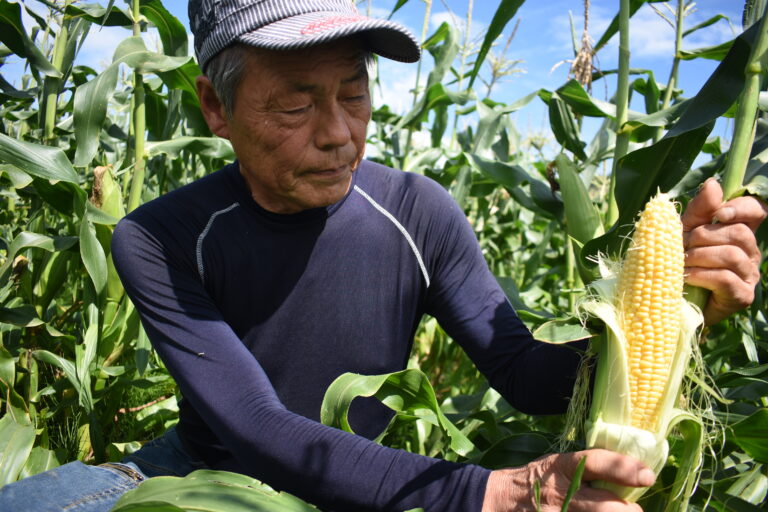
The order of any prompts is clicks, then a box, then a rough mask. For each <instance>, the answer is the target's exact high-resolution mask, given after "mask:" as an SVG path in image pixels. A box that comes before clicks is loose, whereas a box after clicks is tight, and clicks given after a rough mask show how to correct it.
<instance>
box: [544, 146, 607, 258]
mask: <svg viewBox="0 0 768 512" xmlns="http://www.w3.org/2000/svg"><path fill="white" fill-rule="evenodd" d="M555 164H556V165H557V174H558V178H559V180H558V182H559V183H560V194H561V195H562V196H563V205H564V207H565V223H566V224H565V225H566V231H567V233H568V235H570V236H571V237H572V238H574V239H575V240H577V241H578V242H579V243H580V244H582V245H583V244H585V243H587V242H589V241H590V240H592V239H593V238H594V237H596V236H599V235H602V234H603V222H602V219H601V218H600V212H598V211H597V208H596V207H595V205H594V203H593V202H592V199H591V198H590V197H589V191H588V190H587V187H586V186H585V185H584V182H583V181H582V180H581V178H580V177H579V174H578V172H577V171H576V167H575V165H574V164H573V162H571V161H570V159H568V157H566V156H565V155H564V154H562V153H561V154H559V155H557V157H556V158H555Z"/></svg>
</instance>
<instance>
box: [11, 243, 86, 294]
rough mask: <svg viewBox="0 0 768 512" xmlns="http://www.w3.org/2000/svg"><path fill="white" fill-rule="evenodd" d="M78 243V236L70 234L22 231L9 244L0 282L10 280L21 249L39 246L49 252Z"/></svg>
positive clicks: (62, 249)
mask: <svg viewBox="0 0 768 512" xmlns="http://www.w3.org/2000/svg"><path fill="white" fill-rule="evenodd" d="M75 243H77V238H75V237H70V236H57V237H50V236H45V235H41V234H39V233H31V232H29V231H22V232H21V233H19V234H18V235H16V238H14V239H13V241H12V242H11V244H10V245H9V246H8V252H7V254H6V255H5V263H4V264H3V265H2V266H0V284H2V283H5V282H6V281H7V280H8V276H9V273H10V271H11V266H12V265H13V260H14V259H15V258H16V255H17V254H18V253H19V251H21V250H23V249H31V248H39V249H43V250H45V251H48V252H56V251H64V250H66V249H69V248H70V247H72V246H73V245H75Z"/></svg>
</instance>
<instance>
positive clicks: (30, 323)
mask: <svg viewBox="0 0 768 512" xmlns="http://www.w3.org/2000/svg"><path fill="white" fill-rule="evenodd" d="M43 323H44V322H43V321H42V320H40V318H39V317H38V316H37V312H36V311H35V308H34V307H33V306H30V305H25V306H19V307H15V308H5V307H2V306H0V324H11V325H16V326H19V327H36V326H38V325H42V324H43Z"/></svg>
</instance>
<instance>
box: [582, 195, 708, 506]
mask: <svg viewBox="0 0 768 512" xmlns="http://www.w3.org/2000/svg"><path fill="white" fill-rule="evenodd" d="M602 263H605V262H602ZM601 267H602V270H603V272H604V278H603V279H601V280H599V281H596V282H595V283H593V284H592V289H593V290H594V292H595V296H594V297H593V298H592V299H591V300H589V301H586V302H585V303H584V304H582V308H583V309H584V310H585V311H587V312H588V313H589V314H592V315H594V316H596V317H598V318H600V319H601V320H603V322H604V323H605V324H606V330H605V333H604V335H603V336H602V337H601V338H600V339H599V340H598V342H597V347H596V348H597V350H596V351H597V353H598V356H599V358H598V367H597V375H596V382H595V386H594V394H593V399H592V407H591V410H590V414H589V418H588V421H587V425H586V427H587V428H586V430H587V443H586V444H587V447H589V448H606V449H609V450H614V451H617V452H620V453H624V454H627V455H631V456H633V457H636V458H638V459H640V460H642V461H643V462H645V463H646V464H647V465H648V466H649V467H650V468H651V469H652V470H653V471H654V472H656V473H657V474H658V472H659V471H660V470H661V468H662V467H663V466H664V464H665V462H666V459H667V454H668V451H669V445H668V443H667V436H668V435H669V434H670V433H671V431H672V429H673V428H674V427H675V426H678V425H681V424H683V422H687V423H685V424H684V427H685V428H684V429H681V430H685V431H686V432H687V433H688V437H689V439H686V441H685V443H686V450H688V451H689V452H690V454H689V456H688V457H687V458H686V464H688V466H690V467H688V468H686V469H685V470H684V469H683V468H682V467H681V468H680V470H679V471H678V477H679V481H676V482H675V488H676V490H677V491H678V492H680V493H681V494H684V493H687V492H692V483H691V482H692V480H694V481H695V476H694V475H695V473H696V468H697V467H698V465H699V463H700V452H701V447H702V443H703V424H702V422H701V420H700V419H699V418H697V417H695V416H694V415H693V414H691V413H689V412H687V411H682V410H680V409H678V408H677V407H676V406H677V403H678V401H679V395H680V387H681V383H682V379H683V376H684V374H685V372H686V368H687V367H688V362H689V360H690V357H691V354H692V350H695V349H696V348H695V346H696V330H697V329H698V326H699V325H700V324H701V322H702V316H701V312H700V311H699V310H698V309H696V308H694V307H693V306H691V305H690V304H689V303H688V302H687V301H686V300H685V298H684V296H683V279H684V277H683V272H684V270H683V269H684V251H683V242H682V226H681V223H680V218H679V215H678V213H677V211H676V208H675V206H674V204H673V203H672V202H671V201H670V200H669V199H668V198H667V197H666V196H665V195H664V194H659V195H657V196H656V197H655V198H653V199H651V201H649V203H648V204H647V206H646V208H645V210H644V211H643V212H642V214H641V216H640V219H639V221H638V222H637V224H636V225H635V233H634V235H633V239H632V242H631V243H630V246H629V248H628V250H627V255H626V257H625V260H624V262H623V263H622V264H621V265H620V266H619V267H618V275H615V274H616V273H615V272H610V271H609V270H608V266H607V265H604V264H603V265H601ZM598 485H600V484H598ZM600 486H602V487H605V488H607V489H610V490H612V491H614V492H615V493H616V494H618V495H619V496H621V497H623V498H625V499H627V500H630V501H635V500H636V499H637V498H639V497H640V496H641V495H642V494H643V493H644V492H645V490H646V489H635V488H623V487H618V486H615V485H612V484H608V483H602V485H600ZM679 503H687V501H686V499H685V498H681V500H680V502H679ZM679 503H678V504H679Z"/></svg>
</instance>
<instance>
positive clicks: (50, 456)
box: [19, 446, 62, 480]
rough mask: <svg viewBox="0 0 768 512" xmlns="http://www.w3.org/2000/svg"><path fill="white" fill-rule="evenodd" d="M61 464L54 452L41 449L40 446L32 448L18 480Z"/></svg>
mask: <svg viewBox="0 0 768 512" xmlns="http://www.w3.org/2000/svg"><path fill="white" fill-rule="evenodd" d="M61 464H62V461H61V459H60V458H59V456H58V455H57V454H56V452H54V451H52V450H49V449H47V448H43V447H42V446H35V447H34V448H32V452H31V453H30V454H29V458H28V459H27V462H26V464H24V467H23V468H22V469H21V472H20V473H19V480H21V479H22V478H27V477H28V476H32V475H37V474H38V473H42V472H43V471H48V470H49V469H53V468H56V467H59V466H61Z"/></svg>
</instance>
